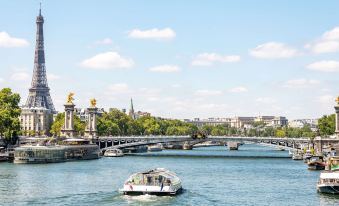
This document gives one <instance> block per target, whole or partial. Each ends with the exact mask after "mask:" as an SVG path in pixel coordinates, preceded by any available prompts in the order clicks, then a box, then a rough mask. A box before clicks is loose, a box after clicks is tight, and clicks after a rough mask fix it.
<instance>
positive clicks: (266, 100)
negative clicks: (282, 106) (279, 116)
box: [255, 97, 276, 104]
mask: <svg viewBox="0 0 339 206" xmlns="http://www.w3.org/2000/svg"><path fill="white" fill-rule="evenodd" d="M255 101H256V102H258V103H263V104H273V103H275V102H276V100H275V99H273V98H271V97H259V98H257V99H256V100H255Z"/></svg>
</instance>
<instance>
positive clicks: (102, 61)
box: [81, 52, 134, 69]
mask: <svg viewBox="0 0 339 206" xmlns="http://www.w3.org/2000/svg"><path fill="white" fill-rule="evenodd" d="M133 65H134V62H133V60H132V59H130V58H125V57H122V56H120V54H118V53H117V52H105V53H100V54H97V55H95V56H93V57H91V58H89V59H85V60H84V61H82V62H81V66H83V67H87V68H90V69H119V68H120V69H127V68H130V67H132V66H133Z"/></svg>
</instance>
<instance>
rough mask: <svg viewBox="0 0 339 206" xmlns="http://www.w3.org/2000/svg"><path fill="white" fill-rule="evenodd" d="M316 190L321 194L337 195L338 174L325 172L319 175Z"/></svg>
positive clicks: (338, 185) (338, 187) (338, 188)
mask: <svg viewBox="0 0 339 206" xmlns="http://www.w3.org/2000/svg"><path fill="white" fill-rule="evenodd" d="M317 190H318V192H321V193H330V194H339V172H338V171H337V172H334V171H326V172H322V173H320V179H319V181H318V184H317Z"/></svg>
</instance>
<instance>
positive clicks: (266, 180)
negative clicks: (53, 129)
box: [0, 145, 339, 206]
mask: <svg viewBox="0 0 339 206" xmlns="http://www.w3.org/2000/svg"><path fill="white" fill-rule="evenodd" d="M273 157H274V158H273ZM276 157H279V158H276ZM287 157H288V152H287V151H284V152H282V151H276V150H274V149H273V148H266V147H261V146H256V145H243V146H241V147H240V148H239V151H228V150H227V148H226V147H210V148H197V149H194V150H192V151H183V150H166V151H162V152H159V153H146V154H141V155H140V154H139V155H137V156H125V157H122V158H101V159H99V160H94V161H79V162H66V163H59V164H45V165H14V164H9V163H1V164H0V200H1V203H0V205H1V204H4V205H14V203H15V204H16V205H22V204H30V205H37V204H48V205H226V204H227V205H302V206H305V205H339V198H338V197H337V196H333V195H322V194H318V193H317V192H316V183H317V181H318V177H319V171H309V170H307V167H306V165H305V164H303V163H302V162H301V161H293V160H291V159H290V158H287ZM155 167H164V168H167V169H169V170H172V171H175V172H176V173H177V174H178V176H179V177H180V178H181V179H182V181H183V187H184V189H185V191H184V193H182V194H181V195H178V196H175V197H158V196H152V195H141V196H125V195H122V194H121V193H119V188H122V186H123V183H124V181H125V180H126V179H127V178H128V177H129V175H131V174H132V173H135V172H139V171H144V170H147V169H150V168H155Z"/></svg>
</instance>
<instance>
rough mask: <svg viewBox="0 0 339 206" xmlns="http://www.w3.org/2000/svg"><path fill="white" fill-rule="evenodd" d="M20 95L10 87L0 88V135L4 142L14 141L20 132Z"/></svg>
mask: <svg viewBox="0 0 339 206" xmlns="http://www.w3.org/2000/svg"><path fill="white" fill-rule="evenodd" d="M19 102H20V95H19V94H16V93H12V90H11V89H10V88H3V89H2V90H0V137H1V138H4V139H5V141H6V143H7V144H8V143H15V142H16V140H17V138H18V133H19V132H20V120H19V116H20V113H21V109H20V107H19Z"/></svg>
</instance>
